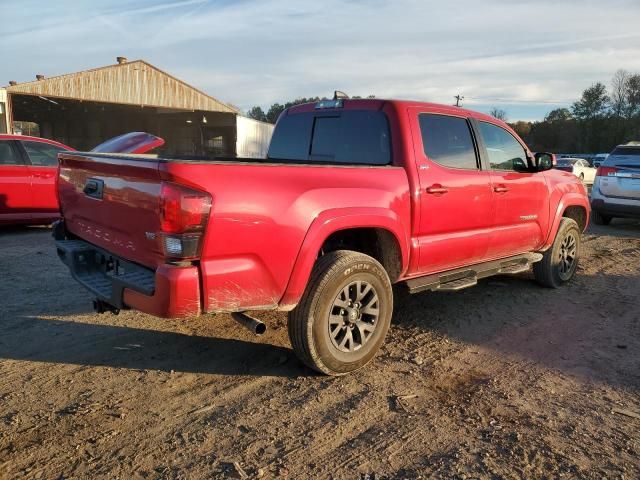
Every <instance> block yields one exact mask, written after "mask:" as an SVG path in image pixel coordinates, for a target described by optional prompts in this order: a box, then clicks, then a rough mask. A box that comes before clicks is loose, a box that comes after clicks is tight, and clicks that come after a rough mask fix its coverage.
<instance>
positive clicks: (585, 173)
mask: <svg viewBox="0 0 640 480" xmlns="http://www.w3.org/2000/svg"><path fill="white" fill-rule="evenodd" d="M555 168H556V169H558V170H564V171H565V172H571V173H573V174H574V175H575V176H576V177H578V178H579V179H580V180H581V181H582V183H586V184H589V185H592V184H593V182H594V180H595V178H596V170H597V169H595V168H593V167H590V166H589V162H588V161H586V160H585V159H584V158H560V159H559V160H558V164H557V165H556V167H555Z"/></svg>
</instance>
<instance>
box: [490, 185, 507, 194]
mask: <svg viewBox="0 0 640 480" xmlns="http://www.w3.org/2000/svg"><path fill="white" fill-rule="evenodd" d="M493 191H494V192H496V193H505V192H508V191H509V189H508V188H507V187H505V186H504V185H496V186H495V187H493Z"/></svg>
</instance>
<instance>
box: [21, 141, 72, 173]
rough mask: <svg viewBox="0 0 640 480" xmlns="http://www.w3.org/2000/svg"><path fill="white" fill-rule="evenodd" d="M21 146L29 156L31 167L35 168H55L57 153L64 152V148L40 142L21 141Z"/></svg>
mask: <svg viewBox="0 0 640 480" xmlns="http://www.w3.org/2000/svg"><path fill="white" fill-rule="evenodd" d="M22 145H23V146H24V149H25V150H26V151H27V155H29V160H30V161H31V165H34V166H37V167H55V166H57V165H58V153H60V152H64V151H65V149H64V148H60V147H57V146H55V145H51V144H49V143H42V142H28V141H23V142H22Z"/></svg>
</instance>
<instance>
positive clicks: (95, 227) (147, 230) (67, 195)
mask: <svg viewBox="0 0 640 480" xmlns="http://www.w3.org/2000/svg"><path fill="white" fill-rule="evenodd" d="M59 163H60V170H59V173H58V195H59V199H60V208H61V211H62V215H63V217H64V219H65V225H66V228H67V230H68V231H70V232H71V233H73V234H74V235H77V236H78V237H80V238H81V239H83V240H85V241H87V242H89V243H92V244H94V245H97V246H99V247H101V248H103V249H104V250H106V251H108V252H111V253H113V254H115V255H117V256H120V257H122V258H124V259H127V260H130V261H133V262H136V263H139V264H142V265H145V266H147V267H150V268H155V267H157V265H158V264H160V263H162V258H163V255H162V251H161V247H160V244H159V242H158V241H157V240H156V232H158V231H159V230H160V201H159V198H160V190H161V183H160V175H159V173H158V160H157V159H154V158H142V157H140V158H132V157H127V156H114V155H110V156H105V155H99V154H90V153H89V154H74V153H68V154H61V155H60V156H59Z"/></svg>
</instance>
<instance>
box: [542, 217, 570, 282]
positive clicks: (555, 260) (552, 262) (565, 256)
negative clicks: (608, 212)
mask: <svg viewBox="0 0 640 480" xmlns="http://www.w3.org/2000/svg"><path fill="white" fill-rule="evenodd" d="M580 242H581V239H580V228H579V227H578V224H577V223H576V221H575V220H573V219H571V218H563V219H562V220H560V226H559V227H558V233H557V234H556V239H555V240H554V242H553V245H552V246H551V248H549V249H548V250H547V251H546V252H544V255H543V257H542V260H540V261H539V262H537V263H534V264H533V274H534V276H535V278H536V281H537V282H538V283H539V284H540V285H543V286H545V287H549V288H558V287H561V286H562V285H563V284H565V283H567V282H568V281H569V280H571V279H572V278H573V276H574V275H575V273H576V269H577V268H578V257H579V255H580Z"/></svg>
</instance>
